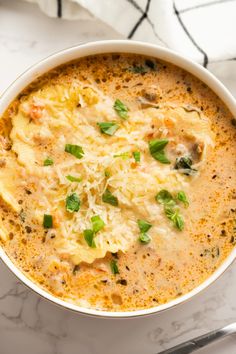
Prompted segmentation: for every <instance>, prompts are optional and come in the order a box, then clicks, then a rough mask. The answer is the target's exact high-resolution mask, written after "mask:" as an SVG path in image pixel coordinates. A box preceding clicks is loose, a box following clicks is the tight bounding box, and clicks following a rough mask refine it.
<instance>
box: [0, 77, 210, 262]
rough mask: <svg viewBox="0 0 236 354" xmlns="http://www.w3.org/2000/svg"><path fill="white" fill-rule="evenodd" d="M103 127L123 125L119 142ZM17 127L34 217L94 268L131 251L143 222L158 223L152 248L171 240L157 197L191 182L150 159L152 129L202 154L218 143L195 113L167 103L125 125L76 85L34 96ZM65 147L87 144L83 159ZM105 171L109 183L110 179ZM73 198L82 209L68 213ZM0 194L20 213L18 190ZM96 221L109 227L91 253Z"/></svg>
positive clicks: (105, 103) (0, 187) (1, 188)
mask: <svg viewBox="0 0 236 354" xmlns="http://www.w3.org/2000/svg"><path fill="white" fill-rule="evenodd" d="M104 121H115V122H116V123H117V124H118V125H119V129H118V130H117V132H116V134H115V135H114V136H106V135H104V134H101V132H100V130H99V128H98V126H97V122H104ZM12 126H13V127H12V130H11V134H10V137H11V140H12V143H13V145H12V150H13V151H14V152H15V153H16V155H17V161H18V163H19V165H21V166H24V170H25V173H26V179H27V178H28V179H29V180H30V181H31V183H33V185H34V186H35V193H34V199H33V200H32V205H31V207H32V217H33V218H34V219H35V221H36V222H38V223H41V224H42V220H43V215H44V214H51V215H53V219H54V228H55V230H54V231H55V233H56V241H55V245H56V248H57V251H58V253H59V254H60V255H62V256H63V257H66V258H67V259H70V260H72V261H73V262H74V263H75V264H78V263H80V262H82V261H84V262H87V263H92V262H93V261H94V260H95V259H97V258H102V257H104V256H105V255H106V253H107V252H108V251H109V252H117V251H123V252H126V251H127V250H128V249H129V248H130V247H131V246H132V245H133V244H134V242H136V240H137V237H138V233H139V231H138V227H137V218H142V219H147V220H149V221H150V222H151V223H153V224H154V227H153V228H152V230H151V231H150V235H151V237H152V238H153V239H154V244H155V238H158V235H159V234H161V233H162V234H163V228H164V232H166V235H169V237H170V235H172V234H173V230H172V229H171V227H170V225H169V224H168V221H167V220H166V218H165V216H164V215H163V210H162V207H161V206H160V205H158V204H157V203H156V202H155V200H154V196H155V195H156V193H157V192H158V191H159V190H161V189H168V190H169V191H170V192H176V191H179V190H183V189H184V190H185V191H187V190H188V184H189V178H188V177H186V176H185V175H183V174H182V175H181V174H179V173H178V172H177V171H176V170H174V169H173V166H171V165H163V164H161V163H159V162H158V161H156V160H154V159H153V158H152V156H151V155H150V153H149V150H148V140H150V139H149V136H150V135H151V136H152V134H153V128H151V127H152V126H154V127H155V133H154V135H153V138H155V137H159V138H162V137H168V138H169V139H170V141H173V142H175V143H176V144H177V143H178V144H179V143H181V142H182V143H183V144H184V143H185V139H186V137H187V138H188V139H190V140H192V141H197V142H198V143H202V144H204V149H206V148H207V146H209V145H212V144H213V138H212V135H211V133H210V126H209V122H208V120H207V118H205V117H203V116H201V114H199V113H198V112H196V111H187V110H185V109H184V108H181V107H173V106H171V105H168V104H165V105H163V106H161V107H160V109H156V108H148V109H144V110H135V111H130V112H129V117H128V119H127V120H126V121H123V120H122V119H121V118H120V117H119V116H118V115H117V114H116V112H115V111H114V109H113V101H112V100H111V99H110V98H109V97H108V96H105V95H104V94H103V93H102V92H99V91H98V90H97V89H95V88H94V87H84V86H83V85H82V84H81V85H80V84H78V83H77V84H76V85H75V84H73V85H71V86H68V85H64V86H63V85H57V86H51V87H50V86H47V87H46V88H43V89H41V90H39V91H37V92H34V93H33V94H31V95H30V96H29V97H28V98H27V100H25V101H24V102H23V103H21V105H20V106H19V109H18V112H17V114H16V115H14V116H13V117H12ZM67 143H69V144H77V145H80V146H82V148H83V150H84V152H85V153H84V156H83V158H82V159H76V158H75V157H74V156H72V155H70V154H68V153H66V152H65V151H64V149H65V144H67ZM45 147H46V149H45ZM136 150H138V151H140V152H141V163H140V164H136V163H135V162H134V159H133V157H132V152H133V151H136ZM123 153H127V155H128V157H127V158H126V159H123V158H122V157H114V155H119V154H123ZM170 153H171V152H170ZM48 156H50V157H51V158H53V160H54V164H53V165H52V166H47V167H46V166H43V161H44V160H45V159H46V158H47V157H48ZM106 169H109V171H110V177H109V178H106V177H105V173H104V172H105V170H106ZM68 174H70V175H73V176H77V177H81V178H82V182H80V183H75V182H73V183H71V182H69V181H68V180H67V179H66V175H68ZM107 187H109V189H110V190H111V191H112V193H113V194H114V195H115V196H116V197H117V198H118V200H119V207H114V206H111V205H109V204H105V203H103V202H102V194H103V193H104V191H105V189H106V188H107ZM74 192H76V193H77V194H78V195H79V197H80V199H81V202H82V206H81V209H80V211H79V212H77V213H73V214H70V213H68V212H67V211H66V208H65V199H66V196H68V195H70V194H71V193H74ZM0 194H1V195H2V197H3V198H4V199H5V201H6V202H7V203H8V204H10V205H11V206H12V208H13V209H14V210H15V211H19V206H18V205H17V203H16V201H15V193H14V190H9V189H8V187H7V183H6V181H5V182H4V180H3V181H2V182H1V184H0ZM16 205H17V207H18V208H17V207H16ZM94 215H99V216H100V217H101V218H102V220H103V221H104V222H105V228H104V229H103V230H102V231H101V232H99V233H97V234H96V237H95V243H96V248H91V247H89V246H88V245H87V243H86V242H85V240H84V237H83V231H84V230H85V229H88V228H90V225H91V217H92V216H94Z"/></svg>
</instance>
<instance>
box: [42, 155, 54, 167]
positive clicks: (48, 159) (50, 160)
mask: <svg viewBox="0 0 236 354" xmlns="http://www.w3.org/2000/svg"><path fill="white" fill-rule="evenodd" d="M43 165H44V166H51V165H53V160H52V159H51V158H50V157H48V158H47V159H45V160H44V162H43Z"/></svg>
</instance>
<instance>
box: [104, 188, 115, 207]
mask: <svg viewBox="0 0 236 354" xmlns="http://www.w3.org/2000/svg"><path fill="white" fill-rule="evenodd" d="M102 201H103V202H104V203H108V204H111V205H113V206H118V204H119V203H118V199H117V198H116V197H115V196H114V195H113V194H112V193H111V192H110V191H109V189H106V190H105V192H104V193H103V195H102Z"/></svg>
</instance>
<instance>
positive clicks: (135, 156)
mask: <svg viewBox="0 0 236 354" xmlns="http://www.w3.org/2000/svg"><path fill="white" fill-rule="evenodd" d="M133 157H134V159H135V162H140V159H141V154H140V151H134V152H133Z"/></svg>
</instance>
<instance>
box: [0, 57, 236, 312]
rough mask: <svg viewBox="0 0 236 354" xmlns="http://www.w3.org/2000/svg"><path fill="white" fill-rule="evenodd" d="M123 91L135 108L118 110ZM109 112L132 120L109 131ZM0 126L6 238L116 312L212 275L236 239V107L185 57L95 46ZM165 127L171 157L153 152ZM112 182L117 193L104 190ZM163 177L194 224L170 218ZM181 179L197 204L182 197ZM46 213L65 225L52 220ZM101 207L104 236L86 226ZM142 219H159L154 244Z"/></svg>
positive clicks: (81, 294) (67, 288) (71, 287)
mask: <svg viewBox="0 0 236 354" xmlns="http://www.w3.org/2000/svg"><path fill="white" fill-rule="evenodd" d="M117 99H119V100H120V101H121V102H122V103H123V104H124V105H125V107H127V109H128V110H127V111H126V113H125V118H126V119H122V117H121V116H120V115H119V114H118V113H117V111H116V110H115V109H114V102H115V101H116V100H117ZM98 122H100V123H101V122H113V123H115V124H117V125H118V126H119V129H118V130H117V131H116V132H115V133H113V135H106V134H104V133H102V132H101V130H100V128H99V126H98V125H97V123H98ZM0 130H1V136H0V195H1V201H0V204H1V209H0V210H1V220H2V221H1V224H0V239H1V243H2V246H3V248H4V250H5V251H6V253H7V254H8V255H9V257H10V258H11V259H12V260H13V262H14V263H15V264H16V265H17V266H18V267H19V268H20V269H21V270H22V271H23V272H24V273H25V274H26V275H27V277H29V278H31V279H32V280H33V281H34V282H35V283H37V284H38V285H39V286H41V287H42V288H44V289H45V290H47V291H48V292H50V293H52V294H53V295H55V296H57V297H59V298H62V299H64V300H66V301H68V302H72V303H75V304H78V305H81V306H84V307H90V308H96V309H103V310H110V311H131V310H137V309H144V308H150V307H152V306H157V305H159V304H163V303H166V302H168V301H170V300H172V299H175V298H176V297H178V296H181V295H183V294H185V293H187V292H189V291H190V290H192V289H193V288H195V287H196V286H198V285H199V284H201V283H202V282H203V281H204V280H205V279H206V278H208V277H209V276H210V275H211V274H212V273H213V272H214V271H215V270H216V269H217V268H218V267H219V266H220V264H221V263H222V262H223V261H224V259H225V258H226V257H227V256H228V255H229V253H230V252H231V251H232V249H233V247H234V245H235V242H236V228H235V227H236V223H235V215H236V189H235V187H236V185H235V170H236V120H235V118H234V117H232V115H231V113H230V112H229V111H228V109H227V108H226V107H225V105H224V104H223V103H222V102H221V100H220V99H219V98H218V97H217V96H216V95H215V94H214V93H213V92H212V91H211V90H210V89H209V88H208V87H207V86H206V85H205V84H203V83H202V82H200V81H199V80H198V79H196V78H195V77H193V76H192V75H190V74H188V73H187V72H185V71H184V70H182V69H180V68H178V67H176V66H174V65H171V64H169V63H165V62H162V61H159V60H157V59H154V58H145V57H142V56H136V55H126V54H106V55H98V56H91V57H87V58H82V59H80V60H78V61H76V62H73V63H69V64H67V65H65V66H61V67H59V68H57V69H55V70H53V71H51V72H50V73H48V74H47V75H44V76H42V77H41V78H40V79H38V80H37V81H36V82H34V83H33V84H32V85H31V86H30V87H28V88H27V89H25V91H23V92H22V93H21V94H20V95H19V97H17V98H16V99H15V101H14V102H13V103H12V104H11V105H10V107H9V108H8V109H7V111H6V112H5V113H4V115H3V116H2V119H1V125H0ZM153 139H157V140H160V139H166V140H167V145H166V146H165V147H164V149H163V150H164V154H165V156H166V157H167V158H168V160H169V161H170V163H169V164H163V163H162V162H160V161H159V160H156V159H155V158H153V156H152V155H151V154H150V150H149V145H148V144H149V142H150V141H151V140H153ZM66 144H77V145H79V146H81V147H82V148H83V154H82V156H80V157H81V158H76V157H75V156H74V155H71V154H69V153H68V152H66V151H65V145H66ZM135 151H138V152H140V162H139V161H136V160H135V159H134V156H133V153H134V152H135ZM122 154H123V155H122ZM117 155H118V156H117ZM119 155H120V156H119ZM183 156H189V157H190V158H191V160H192V167H191V168H192V170H191V175H188V174H186V170H181V169H176V159H180V158H181V157H183ZM48 159H49V160H52V162H51V163H52V164H51V165H50V162H49V165H48V166H45V165H44V164H45V160H48ZM46 164H47V163H46ZM195 170H196V171H195ZM188 172H189V171H187V173H188ZM66 175H67V176H68V175H71V176H74V177H76V178H77V179H79V180H80V181H79V182H78V180H77V181H76V182H71V181H69V180H68V179H66V177H65V176H66ZM106 188H108V189H109V190H110V192H111V193H112V195H113V196H115V197H116V198H117V200H118V206H115V205H111V204H107V203H104V201H103V199H102V195H103V193H104V191H105V190H106ZM163 189H164V190H167V191H168V192H170V193H171V194H172V196H173V199H174V206H173V205H172V206H171V208H172V210H175V211H176V210H178V213H179V216H180V218H181V220H180V222H184V225H182V224H181V225H180V224H178V221H177V223H176V220H175V221H174V222H173V221H172V220H170V219H168V217H167V215H166V213H167V212H165V207H164V206H163V205H162V204H161V203H159V202H158V200H156V199H155V197H156V195H157V194H158V193H159V192H160V191H161V190H163ZM180 191H182V192H184V193H185V195H186V197H187V199H188V202H189V205H188V206H187V204H186V203H185V204H186V205H184V203H182V202H181V201H180V200H177V199H176V196H177V193H178V192H180ZM72 193H76V195H77V196H78V198H79V199H80V209H79V210H78V211H74V212H70V211H68V210H66V198H67V197H68V196H69V195H71V194H72ZM44 214H49V215H51V216H52V220H53V225H51V226H52V227H51V226H50V227H49V228H45V227H44V226H43V217H44ZM95 215H97V216H99V217H100V218H101V219H102V220H103V221H104V223H105V225H104V226H103V227H102V228H101V229H100V230H99V231H98V232H97V233H94V234H93V236H94V242H95V246H96V247H95V248H92V247H90V246H89V245H88V244H87V242H86V240H85V239H84V235H83V231H84V230H85V229H91V228H92V226H91V225H92V223H91V217H92V216H95ZM138 219H142V220H145V221H147V222H149V223H150V224H151V225H152V226H151V228H150V229H149V230H148V231H147V232H146V234H147V235H148V238H149V242H148V243H146V244H145V243H142V242H140V240H139V238H140V235H141V231H140V230H139V227H138V223H137V220H138ZM111 261H112V262H113V263H112V264H113V267H111ZM114 262H115V263H114ZM114 264H115V265H116V266H117V271H118V272H119V273H117V274H113V273H114Z"/></svg>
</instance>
